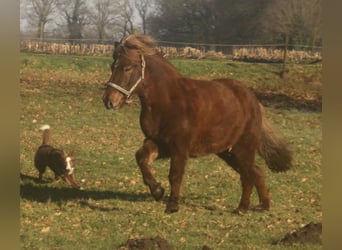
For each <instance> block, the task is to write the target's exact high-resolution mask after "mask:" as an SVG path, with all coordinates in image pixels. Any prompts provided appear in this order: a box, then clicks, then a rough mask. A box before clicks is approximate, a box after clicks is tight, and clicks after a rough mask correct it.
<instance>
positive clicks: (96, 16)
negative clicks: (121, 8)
mask: <svg viewBox="0 0 342 250" xmlns="http://www.w3.org/2000/svg"><path fill="white" fill-rule="evenodd" d="M117 12H118V3H117V2H116V1H112V0H96V2H95V8H94V9H93V10H92V11H91V13H90V17H91V22H92V24H93V25H94V26H95V29H96V33H97V37H98V39H99V42H102V41H103V39H104V38H105V37H106V35H107V34H106V32H107V29H109V28H110V27H111V31H113V26H116V25H115V22H114V21H115V20H116V18H118V14H117Z"/></svg>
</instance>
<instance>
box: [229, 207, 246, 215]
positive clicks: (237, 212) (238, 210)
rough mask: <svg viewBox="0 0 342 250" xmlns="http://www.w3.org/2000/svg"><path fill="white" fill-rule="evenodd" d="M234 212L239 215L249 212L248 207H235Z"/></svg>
mask: <svg viewBox="0 0 342 250" xmlns="http://www.w3.org/2000/svg"><path fill="white" fill-rule="evenodd" d="M232 213H233V214H238V215H245V214H247V209H243V208H235V209H234V210H233V212H232Z"/></svg>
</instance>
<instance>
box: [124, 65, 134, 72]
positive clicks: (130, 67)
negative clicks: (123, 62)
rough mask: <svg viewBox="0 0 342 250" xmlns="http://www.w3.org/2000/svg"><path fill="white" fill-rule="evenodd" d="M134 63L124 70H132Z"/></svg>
mask: <svg viewBox="0 0 342 250" xmlns="http://www.w3.org/2000/svg"><path fill="white" fill-rule="evenodd" d="M132 67H133V66H132V65H130V66H126V67H124V71H130V70H131V69H132Z"/></svg>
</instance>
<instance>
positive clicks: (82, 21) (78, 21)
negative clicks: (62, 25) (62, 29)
mask: <svg viewBox="0 0 342 250" xmlns="http://www.w3.org/2000/svg"><path fill="white" fill-rule="evenodd" d="M59 8H60V9H61V11H62V13H63V14H64V17H65V20H66V23H67V26H68V31H69V40H70V41H71V42H73V43H74V42H76V41H77V40H79V39H82V38H83V34H82V33H83V28H84V26H85V25H86V24H88V23H89V21H88V8H87V5H86V1H85V0H64V1H61V3H60V5H59Z"/></svg>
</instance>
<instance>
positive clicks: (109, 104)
mask: <svg viewBox="0 0 342 250" xmlns="http://www.w3.org/2000/svg"><path fill="white" fill-rule="evenodd" d="M107 108H109V109H110V108H113V104H112V102H111V101H110V100H108V101H107Z"/></svg>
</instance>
